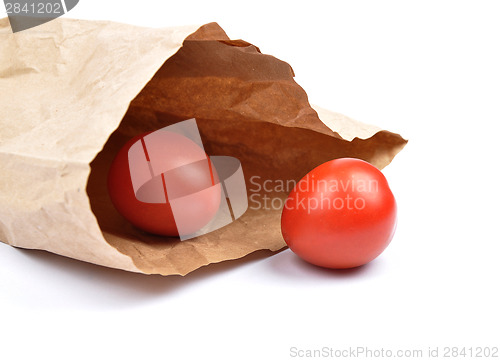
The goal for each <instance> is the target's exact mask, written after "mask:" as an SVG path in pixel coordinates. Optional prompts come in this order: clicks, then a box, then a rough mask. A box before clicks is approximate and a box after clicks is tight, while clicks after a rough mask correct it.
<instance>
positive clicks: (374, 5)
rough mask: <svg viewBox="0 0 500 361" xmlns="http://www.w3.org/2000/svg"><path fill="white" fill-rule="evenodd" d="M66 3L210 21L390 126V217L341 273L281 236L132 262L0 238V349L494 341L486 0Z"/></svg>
mask: <svg viewBox="0 0 500 361" xmlns="http://www.w3.org/2000/svg"><path fill="white" fill-rule="evenodd" d="M67 16H68V17H73V18H85V19H105V20H115V21H120V22H127V23H133V24H137V25H145V26H155V27H163V26H173V25H188V24H202V23H206V22H211V21H217V22H219V24H220V25H221V26H222V27H223V28H224V29H225V30H226V31H227V33H228V35H229V36H230V37H231V38H242V39H244V40H247V41H249V42H251V43H254V44H255V45H257V46H259V47H260V49H261V51H262V52H264V53H268V54H272V55H275V56H276V57H278V58H280V59H283V60H285V61H287V62H289V63H290V64H291V65H292V67H293V68H294V71H295V73H296V80H297V82H298V83H299V84H300V85H302V86H303V87H304V89H305V90H306V91H307V92H308V94H309V98H310V101H311V103H314V104H318V105H321V106H323V107H327V108H329V109H331V110H334V111H338V112H341V113H344V114H346V115H348V116H350V117H353V118H355V119H358V120H361V121H363V122H367V123H372V124H376V125H379V126H381V127H383V128H385V129H389V130H391V131H394V132H396V133H400V134H402V135H403V136H404V137H406V138H408V139H409V140H410V142H409V144H408V146H407V147H406V148H405V149H404V150H403V151H402V153H400V154H399V155H398V156H397V157H396V158H395V160H394V161H393V162H392V163H391V164H390V165H389V166H388V167H387V168H385V170H384V174H385V175H386V177H387V178H388V180H389V183H390V185H391V187H392V190H393V192H394V194H395V196H396V199H397V201H398V206H399V224H398V230H397V233H396V235H395V237H394V239H393V242H392V243H391V245H390V246H389V247H388V248H387V250H386V251H385V252H384V253H383V254H382V255H381V256H380V257H379V258H378V259H376V260H375V261H373V262H372V263H370V264H368V265H367V266H365V267H362V268H359V269H356V270H352V271H342V272H339V271H328V270H321V269H319V268H316V267H313V266H309V265H307V264H305V263H304V262H302V261H299V260H298V259H297V257H295V256H294V254H293V253H291V251H289V250H286V251H283V252H281V253H279V254H276V255H274V256H272V257H267V256H262V255H254V256H250V257H248V258H246V259H245V260H244V261H235V262H226V263H222V264H217V265H212V266H209V267H207V268H204V269H202V270H199V271H196V272H194V273H193V274H190V275H188V276H186V277H161V276H145V275H138V274H130V273H126V272H122V271H118V270H111V269H106V268H103V267H99V266H94V265H90V264H85V263H82V262H78V261H73V260H69V259H66V258H63V257H59V256H55V255H51V254H48V253H45V252H40V251H26V250H18V249H14V248H11V247H9V246H7V245H4V244H1V243H0V359H1V360H76V359H82V360H106V359H107V360H183V359H188V360H204V359H210V360H216V359H220V360H226V359H231V360H247V359H248V360H291V359H299V358H298V357H295V358H294V357H291V356H293V355H292V353H291V351H290V350H291V348H292V347H297V348H299V349H314V348H321V347H324V346H326V347H333V348H338V349H345V348H349V347H358V346H360V347H364V346H366V347H369V348H371V349H372V350H380V349H381V348H384V349H385V350H387V349H391V350H397V349H422V350H424V355H425V354H426V353H427V350H428V348H429V347H432V348H433V349H434V348H435V347H440V348H441V349H440V352H441V355H442V353H443V351H444V348H445V347H453V346H456V347H460V348H461V347H466V348H468V347H494V346H496V347H499V346H500V341H499V340H500V337H499V336H500V332H499V321H500V317H499V304H500V297H499V292H498V289H499V282H498V279H499V275H500V272H499V271H500V262H499V256H500V246H499V241H500V237H499V234H498V233H499V232H498V225H499V215H500V210H499V201H500V194H499V193H500V192H499V190H498V187H499V172H498V169H499V165H498V156H499V155H500V152H499V150H498V149H497V144H498V131H499V127H498V126H497V124H498V123H499V121H500V106H499V105H500V104H499V103H500V102H499V100H500V70H499V69H500V50H499V49H500V21H499V19H500V3H499V2H498V1H468V2H464V1H352V0H351V1H309V2H306V1H302V2H292V1H286V2H278V1H270V0H268V1H251V2H248V3H243V2H238V1H236V0H233V1H168V2H167V1H152V0H141V1H136V2H133V1H128V0H121V1H111V0H107V1H102V0H81V1H80V3H79V4H78V5H77V7H76V8H75V9H74V10H73V11H71V12H70V13H69V14H68V15H67ZM0 96H1V95H0ZM499 356H500V355H499ZM421 359H423V358H421ZM442 359H444V358H442ZM448 359H450V358H448ZM458 359H470V358H463V357H461V358H460V357H459V358H458Z"/></svg>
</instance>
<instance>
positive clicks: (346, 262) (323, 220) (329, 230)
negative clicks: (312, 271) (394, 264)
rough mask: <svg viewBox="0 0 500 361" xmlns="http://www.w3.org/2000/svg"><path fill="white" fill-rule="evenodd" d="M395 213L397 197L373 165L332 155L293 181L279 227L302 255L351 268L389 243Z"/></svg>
mask: <svg viewBox="0 0 500 361" xmlns="http://www.w3.org/2000/svg"><path fill="white" fill-rule="evenodd" d="M396 213H397V210H396V200H395V199H394V196H393V194H392V192H391V190H390V188H389V185H388V183H387V180H386V179H385V177H384V175H383V174H382V173H381V172H380V171H379V170H378V169H377V168H375V167H374V166H372V165H371V164H369V163H367V162H365V161H362V160H360V159H353V158H341V159H334V160H331V161H329V162H326V163H324V164H322V165H320V166H319V167H317V168H314V169H313V170H312V171H310V172H309V173H308V174H307V175H306V176H305V177H304V178H302V179H301V180H300V181H299V182H298V183H297V184H296V185H295V187H294V189H293V190H292V192H291V193H290V195H289V196H288V198H287V200H286V202H285V206H284V208H283V213H282V217H281V231H282V234H283V237H284V239H285V242H286V243H287V244H288V246H289V247H290V249H291V250H292V251H293V252H294V253H296V254H297V255H298V256H299V257H301V258H302V259H304V260H305V261H307V262H309V263H312V264H315V265H317V266H321V267H327V268H351V267H357V266H361V265H363V264H366V263H368V262H370V261H371V260H373V259H374V258H376V257H377V256H378V255H379V254H380V253H382V251H383V250H384V249H385V248H386V247H387V246H388V245H389V243H390V241H391V240H392V237H393V235H394V232H395V229H396Z"/></svg>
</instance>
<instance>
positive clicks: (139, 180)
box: [108, 131, 221, 236]
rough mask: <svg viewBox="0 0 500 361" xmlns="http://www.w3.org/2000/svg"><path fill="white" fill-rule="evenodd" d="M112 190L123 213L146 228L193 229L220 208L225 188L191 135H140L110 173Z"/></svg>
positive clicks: (123, 150) (167, 231) (159, 230)
mask: <svg viewBox="0 0 500 361" xmlns="http://www.w3.org/2000/svg"><path fill="white" fill-rule="evenodd" d="M108 192H109V195H110V198H111V201H112V203H113V205H114V206H115V208H116V209H117V210H118V212H119V213H120V214H121V215H122V216H123V217H124V218H125V219H127V220H128V221H129V222H130V223H132V224H133V225H134V226H136V227H137V228H140V229H142V230H144V231H146V232H150V233H154V234H158V235H164V236H179V235H186V234H192V233H194V232H197V231H198V230H199V229H200V228H202V227H203V226H205V225H206V224H207V223H208V222H209V221H210V220H211V219H212V218H213V217H214V216H215V215H216V213H217V211H218V209H219V205H220V200H221V188H220V184H219V182H218V178H217V173H216V171H215V169H214V167H213V165H212V163H211V161H210V160H209V158H208V156H207V155H206V153H205V152H204V150H203V149H202V148H201V147H200V146H198V145H197V144H196V143H195V142H193V141H192V140H190V139H188V138H187V137H185V136H183V135H180V134H176V133H172V132H167V131H156V132H152V133H151V132H150V133H145V134H141V135H139V136H137V137H135V138H133V139H131V140H130V141H129V142H127V143H126V144H125V145H124V146H123V148H121V150H120V151H119V152H118V154H117V155H116V157H115V159H114V160H113V163H112V164H111V167H110V170H109V173H108Z"/></svg>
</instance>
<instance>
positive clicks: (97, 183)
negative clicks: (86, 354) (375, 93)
mask: <svg viewBox="0 0 500 361" xmlns="http://www.w3.org/2000/svg"><path fill="white" fill-rule="evenodd" d="M181 46H182V47H181ZM293 76H294V74H293V71H292V69H291V68H290V66H289V65H288V64H287V63H285V62H283V61H280V60H278V59H276V58H274V57H272V56H269V55H264V54H261V53H260V51H259V49H258V48H256V47H255V46H253V45H251V44H248V43H246V42H244V41H241V40H236V41H233V40H230V39H229V38H228V37H227V36H226V34H225V33H224V31H223V30H222V29H221V28H220V27H218V25H217V24H214V23H212V24H208V25H205V26H202V27H200V28H197V27H177V28H166V29H148V28H141V27H135V26H130V25H123V24H116V23H111V22H99V21H80V20H70V19H57V20H54V21H51V22H49V23H47V24H44V25H42V26H39V27H36V28H33V29H30V30H26V31H24V32H20V33H16V34H12V32H11V30H10V28H9V25H8V20H7V19H2V20H0V92H1V96H0V169H1V173H0V240H1V241H2V242H5V243H7V244H10V245H12V246H15V247H22V248H31V249H43V250H47V251H50V252H53V253H57V254H60V255H64V256H67V257H71V258H75V259H79V260H83V261H87V262H92V263H95V264H99V265H104V266H108V267H114V268H119V269H123V270H128V271H134V272H141V273H147V274H163V275H170V274H180V275H185V274H187V273H189V272H191V271H193V270H195V269H197V268H199V267H201V266H204V265H207V264H210V263H214V262H220V261H224V260H230V259H236V258H241V257H243V256H245V255H247V254H249V253H252V252H254V251H257V250H264V249H267V250H271V251H277V250H279V249H281V248H283V247H285V243H284V241H283V238H282V236H281V232H280V214H281V210H280V208H279V203H280V200H281V201H282V200H284V199H285V198H286V195H287V192H288V191H290V190H291V188H290V187H291V186H293V181H297V180H298V179H300V178H301V177H302V176H304V175H305V174H306V173H307V172H308V171H309V170H311V169H312V168H314V167H315V166H317V165H319V164H321V163H323V162H325V161H327V160H330V159H333V158H338V157H357V158H361V159H364V160H367V161H369V162H371V163H372V164H374V165H375V166H377V167H379V168H383V167H384V166H386V165H387V164H388V163H389V162H390V161H391V160H392V158H393V157H394V156H395V155H396V154H397V153H398V152H399V151H400V150H401V149H402V148H403V147H404V146H405V144H406V140H404V139H403V138H402V137H401V136H399V135H397V134H394V133H391V132H388V131H385V130H380V129H378V128H376V127H373V126H368V125H365V124H362V123H359V122H356V121H353V120H352V119H349V118H347V117H345V116H342V115H340V114H337V113H332V112H329V111H326V110H323V109H320V108H315V109H313V108H312V107H311V106H310V105H309V103H308V100H307V95H306V93H305V92H304V91H303V90H302V88H300V87H299V86H298V85H297V84H296V83H295V82H294V80H293ZM318 115H319V117H318ZM190 118H196V120H197V124H198V127H199V130H200V133H201V136H202V139H203V142H204V145H205V150H206V151H207V153H208V154H210V155H227V156H232V157H236V158H238V159H239V160H240V161H241V164H242V167H243V172H244V175H245V181H246V184H247V188H248V197H249V199H250V200H251V201H249V209H248V210H247V211H246V213H245V214H244V215H243V216H242V217H241V218H239V219H238V220H236V221H235V222H234V223H231V224H230V225H228V226H226V227H224V228H221V229H218V230H216V231H214V232H211V233H208V234H206V235H203V236H199V237H197V238H194V239H191V240H185V241H179V240H178V239H176V238H167V237H160V236H155V235H151V234H147V233H145V232H142V231H140V230H138V229H136V228H134V227H133V226H131V225H130V224H128V223H127V222H126V221H125V220H124V219H123V218H122V217H121V216H120V215H119V214H118V213H117V211H116V210H115V209H114V207H113V206H112V204H111V202H110V199H109V196H108V194H107V189H106V177H107V172H108V169H109V165H110V163H111V161H112V159H113V157H114V156H115V155H116V153H117V151H118V150H119V149H120V147H121V146H122V145H123V144H124V143H125V142H126V141H127V140H129V139H130V138H132V137H133V136H135V135H138V134H140V133H143V132H145V131H150V130H156V129H160V128H162V127H165V126H167V125H170V124H173V123H176V122H179V121H181V120H185V119H190ZM320 119H321V120H322V121H320ZM325 124H326V125H325ZM266 181H267V183H266V184H267V185H268V187H266V188H265V189H264V187H262V185H263V184H264V182H266ZM269 185H271V186H270V187H269ZM252 197H253V198H252ZM266 197H267V198H268V199H271V200H273V201H274V205H270V204H268V205H267V207H266V206H265V205H264V203H263V200H264V199H265V198H266Z"/></svg>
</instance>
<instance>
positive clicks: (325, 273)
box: [269, 249, 380, 279]
mask: <svg viewBox="0 0 500 361" xmlns="http://www.w3.org/2000/svg"><path fill="white" fill-rule="evenodd" d="M269 264H270V267H271V268H272V269H273V270H274V271H275V272H276V274H278V275H280V276H282V277H286V278H289V279H314V278H318V277H320V278H334V279H352V278H363V277H367V276H371V275H373V274H374V273H375V272H376V271H377V270H378V269H380V264H379V262H378V260H377V259H375V260H373V261H371V262H369V263H367V264H365V265H363V266H359V267H354V268H347V269H330V268H324V267H319V266H315V265H313V264H311V263H308V262H306V261H304V260H302V259H301V258H300V257H298V256H297V255H296V254H294V253H293V252H292V251H291V250H290V249H287V250H286V251H285V252H281V253H280V254H279V255H276V256H275V257H272V258H271V259H270V261H269Z"/></svg>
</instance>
